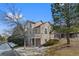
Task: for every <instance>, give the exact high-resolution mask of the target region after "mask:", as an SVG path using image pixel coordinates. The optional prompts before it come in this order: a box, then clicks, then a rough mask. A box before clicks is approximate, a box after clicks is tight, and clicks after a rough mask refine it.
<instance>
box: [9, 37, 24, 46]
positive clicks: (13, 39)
mask: <svg viewBox="0 0 79 59" xmlns="http://www.w3.org/2000/svg"><path fill="white" fill-rule="evenodd" d="M8 42H13V43H15V44H17V45H18V46H23V45H24V39H23V38H19V37H18V38H16V37H9V38H8Z"/></svg>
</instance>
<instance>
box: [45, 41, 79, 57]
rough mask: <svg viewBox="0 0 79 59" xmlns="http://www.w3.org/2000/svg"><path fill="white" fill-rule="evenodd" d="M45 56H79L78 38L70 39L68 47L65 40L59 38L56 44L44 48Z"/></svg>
mask: <svg viewBox="0 0 79 59" xmlns="http://www.w3.org/2000/svg"><path fill="white" fill-rule="evenodd" d="M44 54H45V55H47V56H79V40H71V44H70V47H68V45H67V44H66V40H60V42H59V44H56V45H54V46H52V47H50V48H48V49H46V50H45V53H44Z"/></svg>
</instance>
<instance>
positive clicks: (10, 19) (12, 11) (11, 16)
mask: <svg viewBox="0 0 79 59" xmlns="http://www.w3.org/2000/svg"><path fill="white" fill-rule="evenodd" d="M6 6H7V9H6V10H7V11H2V10H0V12H2V14H1V15H0V16H1V20H2V21H5V23H6V24H9V26H10V27H12V26H18V27H19V28H20V29H21V30H22V31H23V36H24V49H25V47H26V28H25V25H24V24H22V21H20V20H23V15H22V14H21V10H20V9H18V8H16V7H15V4H6Z"/></svg>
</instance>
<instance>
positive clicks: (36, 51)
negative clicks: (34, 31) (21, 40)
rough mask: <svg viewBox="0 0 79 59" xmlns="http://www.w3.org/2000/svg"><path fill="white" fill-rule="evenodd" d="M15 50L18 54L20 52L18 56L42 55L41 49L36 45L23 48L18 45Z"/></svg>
mask: <svg viewBox="0 0 79 59" xmlns="http://www.w3.org/2000/svg"><path fill="white" fill-rule="evenodd" d="M15 51H16V52H17V53H18V54H20V56H42V55H43V53H42V52H43V51H42V49H41V48H37V47H26V49H24V47H20V48H16V49H15Z"/></svg>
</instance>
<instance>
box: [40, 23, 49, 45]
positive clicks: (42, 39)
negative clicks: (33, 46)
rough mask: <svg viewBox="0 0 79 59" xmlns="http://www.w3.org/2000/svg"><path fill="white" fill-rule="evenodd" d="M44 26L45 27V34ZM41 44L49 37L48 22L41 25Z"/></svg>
mask: <svg viewBox="0 0 79 59" xmlns="http://www.w3.org/2000/svg"><path fill="white" fill-rule="evenodd" d="M45 28H46V29H47V34H45ZM40 30H41V44H44V43H45V42H46V41H48V40H49V39H50V34H49V32H50V24H49V23H45V24H44V25H42V26H41V29H40Z"/></svg>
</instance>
